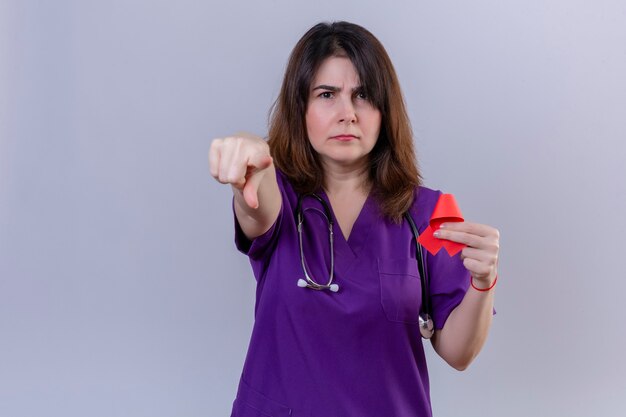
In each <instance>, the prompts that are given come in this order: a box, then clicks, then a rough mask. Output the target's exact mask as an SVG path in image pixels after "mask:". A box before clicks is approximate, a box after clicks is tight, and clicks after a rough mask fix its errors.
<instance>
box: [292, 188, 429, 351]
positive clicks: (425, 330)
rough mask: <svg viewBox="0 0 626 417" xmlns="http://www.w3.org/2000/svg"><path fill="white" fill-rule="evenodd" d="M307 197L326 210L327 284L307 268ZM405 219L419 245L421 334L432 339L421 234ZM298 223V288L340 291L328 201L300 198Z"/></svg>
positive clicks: (408, 216) (417, 255) (417, 249)
mask: <svg viewBox="0 0 626 417" xmlns="http://www.w3.org/2000/svg"><path fill="white" fill-rule="evenodd" d="M305 197H312V198H314V199H315V200H317V201H319V202H320V204H321V205H322V208H323V209H324V211H323V213H322V214H323V215H324V217H325V218H326V222H327V223H328V241H329V244H330V245H329V247H330V272H329V273H328V282H327V283H326V284H320V283H318V282H317V281H315V280H314V279H313V278H312V277H311V275H310V274H309V271H308V270H307V267H306V261H305V259H304V249H303V244H302V226H303V224H304V213H303V210H302V200H303V199H304V198H305ZM404 218H405V219H406V220H407V221H408V222H409V226H410V227H411V232H412V233H413V238H414V239H415V243H416V244H417V248H416V250H415V257H416V259H417V267H418V268H419V273H420V280H421V283H422V308H421V309H420V313H419V328H420V333H421V335H422V337H423V338H424V339H430V338H431V337H432V335H433V333H434V331H435V328H434V324H433V319H432V318H431V316H430V299H429V297H428V288H429V287H428V284H429V281H428V275H427V272H426V268H425V267H424V259H423V254H422V245H420V243H419V241H418V240H417V239H418V238H419V233H418V231H417V227H416V226H415V222H414V221H413V218H412V217H411V215H410V214H409V212H408V211H407V212H406V213H404ZM296 222H297V225H298V243H299V245H300V262H301V264H302V271H303V272H304V279H302V278H300V279H298V287H302V288H311V289H314V290H318V291H321V290H330V291H332V292H337V291H339V285H337V284H334V283H333V277H334V273H335V254H334V244H333V224H334V222H333V217H332V215H331V213H330V207H328V204H327V203H326V201H324V200H323V199H322V198H321V197H320V196H319V195H317V194H307V195H304V196H303V195H300V196H299V197H298V204H297V206H296Z"/></svg>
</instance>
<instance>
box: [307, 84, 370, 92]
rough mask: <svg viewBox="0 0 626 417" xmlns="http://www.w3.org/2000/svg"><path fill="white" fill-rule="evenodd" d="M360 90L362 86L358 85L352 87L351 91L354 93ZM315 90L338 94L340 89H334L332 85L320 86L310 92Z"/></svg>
mask: <svg viewBox="0 0 626 417" xmlns="http://www.w3.org/2000/svg"><path fill="white" fill-rule="evenodd" d="M362 89H363V86H362V85H358V86H356V87H354V88H353V89H352V91H353V92H354V91H358V90H362ZM315 90H329V91H333V92H338V91H341V88H339V87H335V86H332V85H326V84H320V85H318V86H317V87H314V88H313V90H311V91H315Z"/></svg>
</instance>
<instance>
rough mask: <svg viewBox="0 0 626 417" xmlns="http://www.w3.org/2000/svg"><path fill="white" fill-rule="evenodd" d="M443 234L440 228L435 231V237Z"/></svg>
mask: <svg viewBox="0 0 626 417" xmlns="http://www.w3.org/2000/svg"><path fill="white" fill-rule="evenodd" d="M440 235H441V232H440V231H439V230H437V231H436V232H435V233H433V236H435V237H439V236H440Z"/></svg>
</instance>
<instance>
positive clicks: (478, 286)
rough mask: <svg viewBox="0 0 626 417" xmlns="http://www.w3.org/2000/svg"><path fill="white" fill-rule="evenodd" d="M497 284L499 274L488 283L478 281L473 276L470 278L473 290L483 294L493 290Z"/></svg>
mask: <svg viewBox="0 0 626 417" xmlns="http://www.w3.org/2000/svg"><path fill="white" fill-rule="evenodd" d="M496 282H498V274H496V275H495V276H494V277H493V278H492V279H490V280H488V281H483V280H476V279H474V277H473V276H470V284H471V286H472V288H474V289H475V290H477V291H481V292H486V291H489V290H491V289H492V288H493V287H495V286H496Z"/></svg>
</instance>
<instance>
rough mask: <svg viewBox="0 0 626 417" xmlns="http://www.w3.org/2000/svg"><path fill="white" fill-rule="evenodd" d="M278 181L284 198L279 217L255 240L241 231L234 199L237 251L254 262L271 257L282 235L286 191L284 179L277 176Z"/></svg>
mask: <svg viewBox="0 0 626 417" xmlns="http://www.w3.org/2000/svg"><path fill="white" fill-rule="evenodd" d="M276 180H277V183H278V188H279V190H280V193H281V196H282V203H281V206H280V211H279V213H278V217H277V218H276V221H275V222H274V224H272V226H271V227H270V228H269V229H268V230H267V231H266V232H265V233H263V234H262V235H260V236H257V237H256V238H254V239H253V240H250V239H248V238H247V237H246V235H245V234H244V232H243V230H242V229H241V225H240V224H239V221H238V220H237V216H236V215H235V199H234V197H233V201H232V208H233V218H234V220H235V246H236V247H237V250H239V251H240V252H241V253H243V254H244V255H248V257H249V258H250V259H252V260H260V259H262V258H264V257H268V256H270V255H271V253H272V251H273V249H274V248H275V247H276V242H277V240H278V235H279V233H280V229H281V224H282V220H283V215H284V206H285V191H284V187H283V181H282V177H281V176H279V175H277V176H276Z"/></svg>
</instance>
